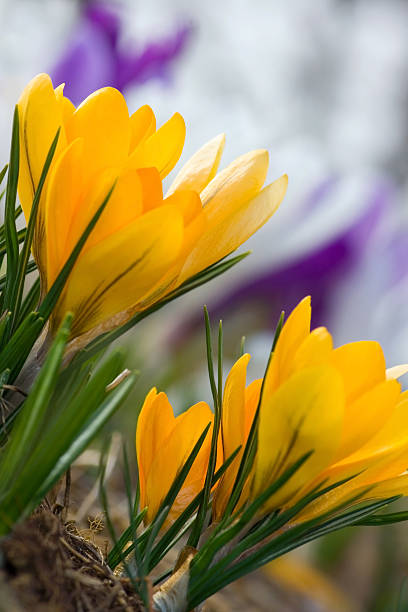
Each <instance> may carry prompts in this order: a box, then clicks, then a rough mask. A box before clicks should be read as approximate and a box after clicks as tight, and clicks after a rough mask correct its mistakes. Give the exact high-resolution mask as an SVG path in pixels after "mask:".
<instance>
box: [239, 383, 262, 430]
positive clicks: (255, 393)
mask: <svg viewBox="0 0 408 612" xmlns="http://www.w3.org/2000/svg"><path fill="white" fill-rule="evenodd" d="M262 382H263V381H262V378H259V379H258V380H254V381H253V382H251V384H250V385H248V386H247V388H246V389H245V427H244V439H245V440H246V439H247V438H248V435H249V432H250V429H251V426H252V421H253V420H254V416H255V412H256V409H257V407H258V402H259V398H260V396H261V388H262Z"/></svg>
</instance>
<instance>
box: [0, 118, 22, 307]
mask: <svg viewBox="0 0 408 612" xmlns="http://www.w3.org/2000/svg"><path fill="white" fill-rule="evenodd" d="M19 165H20V141H19V119H18V107H17V106H16V107H15V109H14V117H13V128H12V134H11V149H10V164H9V172H8V178H7V189H6V203H5V212H4V228H5V241H6V252H7V275H6V284H5V289H4V296H3V309H5V310H8V299H9V296H10V292H11V290H12V287H13V283H14V279H15V278H16V274H17V265H18V238H17V228H16V221H15V210H16V199H17V184H18V172H19ZM3 172H4V170H3ZM3 176H4V175H3Z"/></svg>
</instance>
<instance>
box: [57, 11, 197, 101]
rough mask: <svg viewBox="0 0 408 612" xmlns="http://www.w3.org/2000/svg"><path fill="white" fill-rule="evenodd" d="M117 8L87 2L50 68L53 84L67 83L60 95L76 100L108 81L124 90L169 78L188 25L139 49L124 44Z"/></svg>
mask: <svg viewBox="0 0 408 612" xmlns="http://www.w3.org/2000/svg"><path fill="white" fill-rule="evenodd" d="M117 9H118V7H116V8H115V7H112V5H110V4H108V3H107V2H106V1H101V0H95V1H94V2H90V3H88V4H86V6H85V7H84V9H83V11H82V14H81V18H80V21H79V23H77V24H76V25H75V29H74V31H73V32H72V35H71V38H70V40H69V42H68V45H67V47H66V49H65V51H64V53H63V55H62V57H61V58H60V59H59V60H58V62H57V63H56V64H55V66H54V67H53V68H52V69H51V71H50V74H51V77H52V80H53V82H54V83H57V84H58V83H66V86H65V91H64V93H65V95H66V96H68V97H69V98H70V99H71V100H72V101H73V102H74V103H75V104H77V103H79V102H81V101H82V100H83V99H84V98H86V97H87V96H88V95H89V94H90V93H92V92H93V91H95V90H96V89H99V88H100V87H105V86H107V85H110V86H112V87H116V88H117V89H119V90H120V91H122V92H123V91H124V90H125V89H126V87H128V86H131V85H135V84H141V83H144V82H145V81H147V80H148V79H152V78H160V79H164V80H167V79H168V78H169V71H170V66H171V63H172V62H173V60H174V59H175V58H177V57H178V56H179V55H180V54H181V53H182V51H183V50H184V49H185V47H186V44H187V42H188V40H189V38H190V34H191V31H192V27H191V25H182V26H180V27H178V29H176V30H175V31H174V32H172V33H171V34H169V35H168V36H166V37H165V38H163V39H161V40H159V41H153V42H151V43H148V44H147V45H146V46H145V47H144V48H143V49H139V50H137V49H135V48H130V47H129V46H128V47H126V48H123V47H122V46H121V45H120V35H121V29H122V19H121V15H120V14H119V12H118V10H117Z"/></svg>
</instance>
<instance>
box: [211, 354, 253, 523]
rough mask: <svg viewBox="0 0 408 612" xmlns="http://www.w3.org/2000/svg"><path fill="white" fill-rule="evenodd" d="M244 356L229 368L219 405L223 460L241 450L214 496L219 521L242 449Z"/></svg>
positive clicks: (245, 365)
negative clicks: (220, 410) (220, 409)
mask: <svg viewBox="0 0 408 612" xmlns="http://www.w3.org/2000/svg"><path fill="white" fill-rule="evenodd" d="M250 358H251V357H250V355H248V353H246V354H245V355H242V357H240V358H239V359H238V361H237V362H236V363H235V364H234V365H233V366H232V368H231V371H230V373H229V374H228V377H227V380H226V382H225V388H224V397H223V401H222V424H221V437H222V445H223V455H224V460H226V459H228V457H230V456H231V455H232V453H233V452H234V451H235V450H236V449H237V448H238V446H241V447H242V448H241V450H240V452H239V453H238V455H237V456H236V457H235V459H234V461H233V463H232V464H231V465H230V467H229V468H228V470H227V471H226V472H225V474H224V475H223V477H222V479H221V481H220V483H219V485H218V487H217V491H216V494H215V516H216V517H221V516H222V514H223V512H224V510H225V506H226V504H227V501H228V498H229V496H230V494H231V489H232V486H233V484H234V481H235V478H236V475H237V472H238V468H239V463H240V459H241V456H242V452H243V448H244V445H245V442H246V440H245V424H246V423H245V421H246V414H245V399H246V392H245V387H246V371H247V367H248V363H249V360H250Z"/></svg>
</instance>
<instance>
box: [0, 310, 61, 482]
mask: <svg viewBox="0 0 408 612" xmlns="http://www.w3.org/2000/svg"><path fill="white" fill-rule="evenodd" d="M71 321H72V316H71V315H68V316H67V317H66V319H65V321H64V323H63V324H62V326H61V328H60V330H59V332H58V334H57V337H56V339H55V342H54V344H53V346H52V348H51V350H50V352H49V354H48V356H47V359H46V361H45V364H44V367H43V369H42V371H41V373H40V375H39V376H38V378H37V380H36V381H35V383H34V386H33V389H32V392H31V394H30V396H29V397H28V399H27V400H26V402H25V407H24V410H23V411H22V412H21V414H20V417H19V420H18V422H17V423H16V425H15V427H14V431H13V436H12V437H11V439H10V442H9V444H8V445H7V446H6V450H5V452H4V455H3V457H2V461H1V464H0V490H2V491H7V490H8V488H9V487H10V484H11V483H12V481H13V479H14V478H15V476H16V474H17V473H19V472H20V471H21V469H22V468H23V466H24V464H25V462H26V460H27V456H28V455H29V454H30V452H31V451H32V449H33V447H34V446H35V444H36V443H37V442H38V439H39V437H40V436H41V434H42V429H43V424H44V418H45V414H46V410H47V404H48V401H49V400H50V398H51V395H52V393H53V391H54V389H55V385H56V382H57V376H56V375H57V373H58V371H59V368H60V365H61V362H62V357H63V354H64V349H65V345H66V342H67V339H68V335H69V329H70V325H71Z"/></svg>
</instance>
